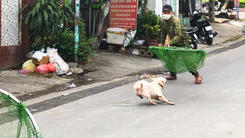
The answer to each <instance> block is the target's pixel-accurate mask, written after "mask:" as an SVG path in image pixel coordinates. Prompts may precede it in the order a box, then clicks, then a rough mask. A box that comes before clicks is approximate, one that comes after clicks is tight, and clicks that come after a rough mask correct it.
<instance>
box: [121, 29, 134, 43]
mask: <svg viewBox="0 0 245 138" xmlns="http://www.w3.org/2000/svg"><path fill="white" fill-rule="evenodd" d="M135 34H136V30H134V31H130V32H129V33H127V35H126V38H125V40H124V43H123V45H124V47H126V46H128V45H129V44H131V43H132V42H133V40H134V36H135Z"/></svg>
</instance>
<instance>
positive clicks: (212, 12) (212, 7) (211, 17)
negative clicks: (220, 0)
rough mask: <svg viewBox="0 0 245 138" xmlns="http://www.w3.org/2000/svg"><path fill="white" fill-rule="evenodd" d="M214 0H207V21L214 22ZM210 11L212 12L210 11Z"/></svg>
mask: <svg viewBox="0 0 245 138" xmlns="http://www.w3.org/2000/svg"><path fill="white" fill-rule="evenodd" d="M214 6H215V0H209V10H208V11H209V12H208V13H209V15H208V16H209V20H211V21H215V13H214ZM211 9H212V10H211Z"/></svg>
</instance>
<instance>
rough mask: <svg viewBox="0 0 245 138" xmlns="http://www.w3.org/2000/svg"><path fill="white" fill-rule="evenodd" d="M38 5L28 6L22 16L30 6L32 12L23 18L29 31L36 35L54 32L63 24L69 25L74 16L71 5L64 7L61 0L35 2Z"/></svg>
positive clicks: (39, 0) (37, 0) (38, 0)
mask: <svg viewBox="0 0 245 138" xmlns="http://www.w3.org/2000/svg"><path fill="white" fill-rule="evenodd" d="M35 1H36V4H34V5H32V4H27V5H25V6H24V7H23V8H22V9H21V10H20V12H19V13H20V14H21V13H22V12H23V11H24V9H25V8H26V7H27V6H28V7H30V8H31V9H30V11H29V12H28V13H27V14H26V15H24V16H23V19H24V20H25V24H26V26H27V28H28V29H29V31H31V33H34V34H39V33H47V32H52V31H53V30H54V29H57V28H58V26H60V25H61V24H64V23H66V24H65V25H68V18H69V17H70V15H74V11H73V10H72V9H71V7H70V6H69V5H63V4H62V3H61V2H60V0H35Z"/></svg>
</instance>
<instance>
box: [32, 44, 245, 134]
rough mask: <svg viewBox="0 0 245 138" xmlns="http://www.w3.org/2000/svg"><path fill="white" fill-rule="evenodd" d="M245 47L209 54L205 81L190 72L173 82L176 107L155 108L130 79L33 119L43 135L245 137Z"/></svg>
mask: <svg viewBox="0 0 245 138" xmlns="http://www.w3.org/2000/svg"><path fill="white" fill-rule="evenodd" d="M244 51H245V45H243V46H240V47H238V48H235V49H228V50H224V51H223V52H222V53H216V54H212V55H210V56H208V57H207V59H206V65H205V66H204V67H203V68H202V69H201V70H200V74H201V75H202V76H203V79H204V80H203V84H201V85H194V83H193V82H194V77H193V76H191V74H190V73H184V74H178V79H177V80H174V81H168V82H167V83H166V85H165V87H164V90H163V95H164V96H165V97H166V98H168V99H170V100H171V101H173V102H175V104H176V105H167V104H165V103H161V102H157V103H158V106H153V105H151V104H149V103H148V100H147V99H142V100H141V99H140V98H139V97H136V96H135V95H134V93H133V85H134V83H130V84H127V85H124V86H119V87H116V88H113V89H110V90H106V91H103V92H100V93H97V94H94V95H91V96H87V97H84V98H81V99H76V100H75V101H73V102H69V103H66V104H63V105H61V106H57V107H55V108H51V109H49V110H44V111H42V112H38V113H36V114H34V118H35V119H36V121H37V124H38V126H39V129H40V131H41V133H42V135H43V136H44V138H149V137H154V138H163V137H164V138H200V137H205V138H243V137H244V132H245V123H244V122H245V108H244V105H245V100H244V99H245V93H244V92H245V86H244V82H245V73H244V68H245V52H244ZM148 81H150V80H148ZM67 96H69V95H67Z"/></svg>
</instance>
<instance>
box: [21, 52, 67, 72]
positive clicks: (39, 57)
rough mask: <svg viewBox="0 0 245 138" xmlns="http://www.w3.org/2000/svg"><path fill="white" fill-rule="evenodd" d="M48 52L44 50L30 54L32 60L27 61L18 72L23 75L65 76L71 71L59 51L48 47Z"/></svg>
mask: <svg viewBox="0 0 245 138" xmlns="http://www.w3.org/2000/svg"><path fill="white" fill-rule="evenodd" d="M46 52H47V53H44V49H43V50H42V51H33V52H30V53H29V56H30V58H31V59H30V60H28V61H26V62H25V63H24V64H23V65H22V69H21V70H19V71H18V72H19V73H21V74H27V73H30V72H36V73H40V74H45V73H56V74H57V75H63V74H67V73H68V72H69V71H70V68H69V65H68V64H67V63H66V62H65V61H64V60H63V59H62V58H61V57H60V56H59V54H58V50H57V49H55V48H49V47H48V48H47V49H46Z"/></svg>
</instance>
